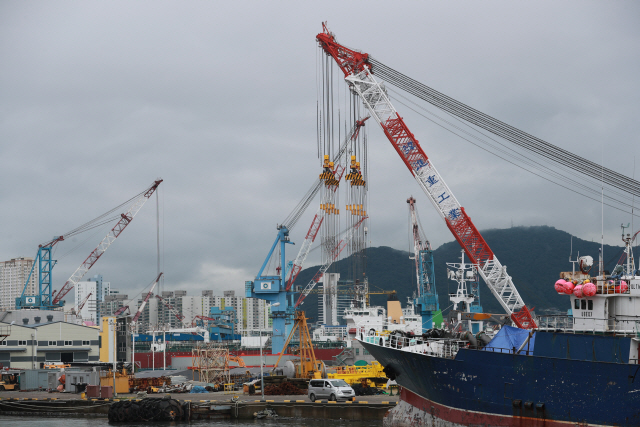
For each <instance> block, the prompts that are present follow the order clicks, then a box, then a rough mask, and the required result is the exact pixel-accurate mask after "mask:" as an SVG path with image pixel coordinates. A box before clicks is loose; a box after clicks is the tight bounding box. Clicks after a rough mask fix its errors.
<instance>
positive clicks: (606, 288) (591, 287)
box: [539, 229, 640, 334]
mask: <svg viewBox="0 0 640 427" xmlns="http://www.w3.org/2000/svg"><path fill="white" fill-rule="evenodd" d="M623 230H624V229H623ZM636 234H638V233H636ZM634 237H635V236H634ZM622 240H623V242H625V257H624V258H622V259H623V260H624V261H623V262H624V264H622V263H620V264H618V265H617V266H616V267H615V269H614V270H613V273H612V274H611V275H605V274H599V275H598V276H597V277H590V275H589V270H591V267H592V266H593V258H591V257H590V256H583V257H580V258H577V259H576V260H575V261H571V262H573V263H574V268H573V271H570V272H563V273H560V280H558V281H557V282H556V284H555V290H556V292H558V293H559V294H566V295H569V296H570V300H571V309H570V311H569V317H568V320H569V324H566V325H560V324H554V323H553V322H547V321H545V320H546V319H544V318H542V319H540V320H541V322H540V323H539V325H540V326H541V328H540V329H545V326H546V328H549V329H553V328H557V327H561V328H562V327H566V328H567V329H570V330H571V329H572V330H573V331H575V332H600V333H616V334H636V333H638V332H640V276H639V275H638V274H639V273H640V272H639V271H638V270H636V268H635V262H634V259H633V251H632V250H631V249H632V248H631V243H632V242H633V238H631V236H630V235H629V234H627V235H626V237H625V236H624V234H623V237H622ZM600 258H601V260H600V261H601V262H600V265H602V255H601V256H600ZM625 261H626V262H625ZM576 264H579V266H580V271H578V272H576V268H575V265H576Z"/></svg>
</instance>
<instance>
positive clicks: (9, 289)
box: [0, 257, 38, 311]
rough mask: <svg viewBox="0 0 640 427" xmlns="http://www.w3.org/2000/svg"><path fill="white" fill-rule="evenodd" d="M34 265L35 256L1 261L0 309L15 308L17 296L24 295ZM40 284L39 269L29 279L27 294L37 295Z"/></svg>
mask: <svg viewBox="0 0 640 427" xmlns="http://www.w3.org/2000/svg"><path fill="white" fill-rule="evenodd" d="M32 266H33V258H26V257H20V258H13V259H11V260H9V261H0V311H7V310H15V308H16V298H19V297H20V296H21V295H22V291H23V290H24V285H25V283H26V282H27V278H28V277H29V272H30V271H31V268H32ZM37 286H38V271H37V269H35V270H34V272H33V274H31V278H30V279H29V284H28V286H27V289H26V292H25V295H35V294H36V292H37V291H38V290H37Z"/></svg>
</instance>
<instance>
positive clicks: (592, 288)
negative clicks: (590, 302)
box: [582, 283, 596, 297]
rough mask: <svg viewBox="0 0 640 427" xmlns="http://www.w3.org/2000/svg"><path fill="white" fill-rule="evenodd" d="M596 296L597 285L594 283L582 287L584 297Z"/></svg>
mask: <svg viewBox="0 0 640 427" xmlns="http://www.w3.org/2000/svg"><path fill="white" fill-rule="evenodd" d="M595 294H596V285H594V284H593V283H586V284H585V285H583V286H582V295H584V296H585V297H592V296H594V295H595Z"/></svg>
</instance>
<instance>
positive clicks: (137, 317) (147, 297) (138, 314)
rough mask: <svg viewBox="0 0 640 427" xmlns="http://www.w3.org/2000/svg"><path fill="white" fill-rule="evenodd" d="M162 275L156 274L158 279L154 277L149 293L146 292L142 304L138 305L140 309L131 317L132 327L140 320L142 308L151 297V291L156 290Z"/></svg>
mask: <svg viewBox="0 0 640 427" xmlns="http://www.w3.org/2000/svg"><path fill="white" fill-rule="evenodd" d="M162 274H163V273H160V274H158V277H156V280H155V281H154V282H153V286H152V287H151V289H149V292H147V296H146V297H145V298H144V300H143V301H142V304H140V308H138V311H137V312H136V314H135V315H134V316H133V319H132V320H131V324H132V325H133V324H135V323H136V322H137V321H138V319H139V318H140V315H141V314H142V310H144V306H145V305H147V301H149V298H151V295H153V290H154V289H155V288H156V285H157V284H158V281H159V280H160V278H161V277H162Z"/></svg>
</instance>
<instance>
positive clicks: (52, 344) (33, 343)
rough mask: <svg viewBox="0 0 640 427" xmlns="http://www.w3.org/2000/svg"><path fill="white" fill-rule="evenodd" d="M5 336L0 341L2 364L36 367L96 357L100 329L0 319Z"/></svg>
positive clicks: (88, 360)
mask: <svg viewBox="0 0 640 427" xmlns="http://www.w3.org/2000/svg"><path fill="white" fill-rule="evenodd" d="M0 327H2V329H3V331H8V336H7V337H6V339H4V340H3V341H0V365H2V367H3V368H7V367H10V368H17V369H38V368H40V367H41V366H42V365H44V364H45V363H54V362H62V363H72V362H98V361H99V356H100V355H99V349H100V342H99V338H98V335H99V332H100V331H99V330H98V328H95V327H88V326H82V325H76V324H73V323H66V322H61V321H57V322H48V323H40V324H32V325H20V324H18V323H13V324H11V323H5V322H0Z"/></svg>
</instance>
